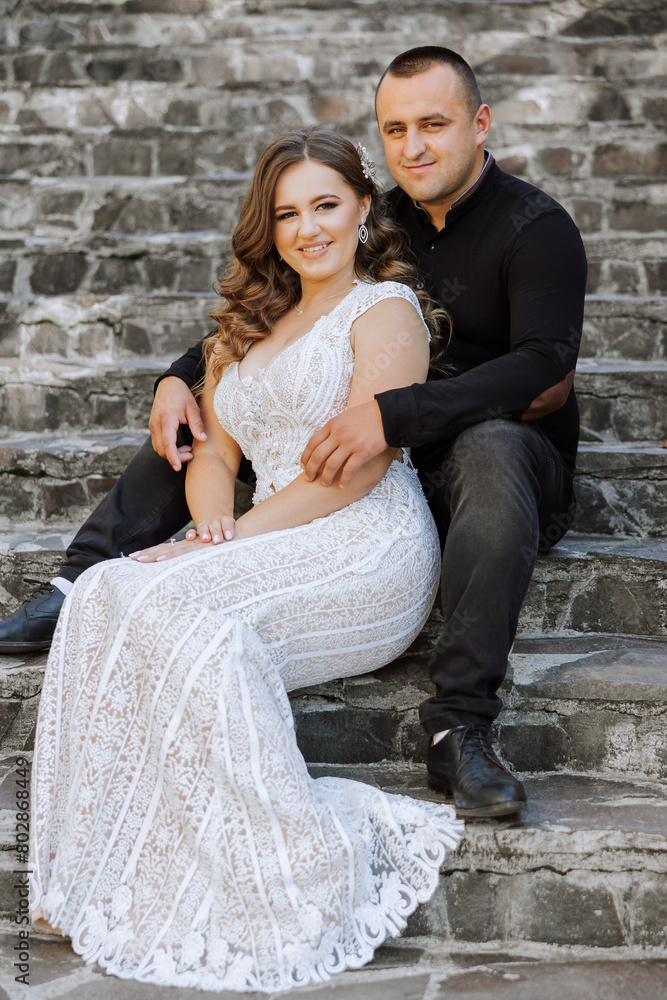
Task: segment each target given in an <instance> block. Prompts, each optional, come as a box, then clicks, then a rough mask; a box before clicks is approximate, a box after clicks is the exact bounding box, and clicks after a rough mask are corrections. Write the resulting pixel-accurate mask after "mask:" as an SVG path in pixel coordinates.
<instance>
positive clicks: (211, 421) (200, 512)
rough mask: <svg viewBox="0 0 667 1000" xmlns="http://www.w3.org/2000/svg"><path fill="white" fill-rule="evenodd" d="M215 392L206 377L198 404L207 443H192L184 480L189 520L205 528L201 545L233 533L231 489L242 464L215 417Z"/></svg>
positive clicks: (196, 441)
mask: <svg viewBox="0 0 667 1000" xmlns="http://www.w3.org/2000/svg"><path fill="white" fill-rule="evenodd" d="M214 393H215V385H213V384H211V382H210V380H209V378H208V377H207V379H206V381H205V383H204V389H203V392H202V395H201V399H200V401H199V403H200V410H201V415H202V420H203V423H204V430H205V432H206V437H207V440H206V441H198V440H197V439H195V440H194V441H193V444H192V459H191V460H190V463H189V465H188V468H187V473H186V477H185V497H186V500H187V502H188V507H189V509H190V514H191V516H192V520H193V521H194V523H195V524H196V525H198V526H199V525H202V526H206V529H207V530H205V531H204V530H202V531H200V537H201V540H202V541H204V542H206V541H209V539H212V540H213V542H218V541H222V540H223V533H227V532H231V533H232V534H233V532H234V487H235V484H236V476H237V473H238V471H239V466H240V464H241V449H240V448H239V446H238V444H237V443H236V441H234V439H233V438H231V437H230V436H229V434H227V432H226V431H225V430H223V428H222V427H221V425H220V421H219V420H218V418H217V417H216V415H215V411H214V409H213V396H214ZM224 537H226V534H225V535H224ZM230 537H231V536H230Z"/></svg>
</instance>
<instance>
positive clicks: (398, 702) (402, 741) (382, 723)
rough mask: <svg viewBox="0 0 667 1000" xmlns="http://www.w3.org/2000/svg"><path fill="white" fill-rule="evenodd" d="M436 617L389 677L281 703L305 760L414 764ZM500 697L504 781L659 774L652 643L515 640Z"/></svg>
mask: <svg viewBox="0 0 667 1000" xmlns="http://www.w3.org/2000/svg"><path fill="white" fill-rule="evenodd" d="M437 617H438V616H436V615H434V616H433V617H432V619H431V621H430V623H429V626H428V628H427V630H426V631H425V632H424V633H422V635H421V636H420V637H419V639H418V640H417V641H416V643H415V644H414V645H413V647H412V648H411V649H410V650H408V652H407V653H405V654H404V655H403V656H401V657H399V659H398V660H396V661H395V662H394V663H392V664H390V665H389V666H387V667H383V668H382V669H381V670H376V671H375V672H374V673H372V674H367V675H364V676H362V677H353V678H348V679H346V680H341V681H334V682H331V683H329V684H323V685H319V686H318V687H313V688H308V689H304V690H302V691H299V692H295V693H293V694H292V701H293V707H294V712H295V718H296V724H297V733H298V737H299V742H300V746H301V747H302V750H303V753H304V755H305V757H306V759H307V760H309V761H313V762H319V763H321V764H335V765H341V764H344V765H361V764H368V765H377V764H380V763H382V762H384V763H387V762H394V763H395V764H400V763H401V761H412V762H414V763H423V762H424V760H425V753H426V738H425V736H424V732H423V730H422V729H421V726H420V725H419V714H418V708H419V704H420V702H421V701H423V699H424V698H427V697H429V696H430V695H432V693H433V685H432V683H431V682H430V680H429V676H428V667H427V662H428V657H429V655H430V651H431V648H432V644H433V641H434V639H435V637H436V635H437V633H438V628H437V625H439V622H437V621H436V618H437ZM16 669H19V670H20V669H21V668H18V667H17V668H16ZM33 669H34V670H36V669H38V668H37V667H35V668H33ZM500 694H501V697H502V699H503V703H504V709H503V712H502V713H501V716H500V718H499V720H498V722H497V723H496V725H495V727H494V738H495V741H496V744H497V746H498V748H499V751H500V753H501V755H502V757H503V759H504V760H505V761H506V762H507V763H508V764H509V765H510V766H511V767H512V769H513V770H516V771H518V772H520V773H524V772H535V771H567V772H570V773H574V772H580V773H585V774H592V773H599V774H601V775H603V776H608V777H620V776H623V775H626V776H630V775H635V776H636V777H638V778H641V779H647V778H656V779H657V778H662V777H664V776H665V775H667V758H666V757H665V753H664V746H665V737H666V736H667V642H665V641H664V640H663V641H658V640H650V639H642V640H639V639H636V640H633V639H628V638H625V637H619V636H604V635H589V636H582V635H579V636H575V637H568V638H560V639H553V638H549V639H517V641H516V642H515V644H514V648H513V650H512V654H511V656H510V667H509V671H508V675H507V678H506V679H505V682H504V683H503V686H502V688H501V690H500ZM323 733H326V738H325V739H323V738H322V734H323Z"/></svg>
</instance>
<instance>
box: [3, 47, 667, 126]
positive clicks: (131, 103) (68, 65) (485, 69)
mask: <svg viewBox="0 0 667 1000" xmlns="http://www.w3.org/2000/svg"><path fill="white" fill-rule="evenodd" d="M388 37H389V39H390V40H389V42H388V40H387V36H383V35H380V36H379V38H378V37H377V35H376V38H375V41H376V42H379V45H378V52H377V53H376V59H375V61H374V63H373V67H375V70H374V71H373V70H372V69H371V70H370V71H369V70H368V69H366V67H361V69H362V71H360V64H359V55H360V53H359V52H358V51H357V46H358V42H357V40H356V39H354V38H349V37H348V38H346V37H345V35H344V34H341V33H339V34H338V35H337V36H336V41H335V43H334V44H332V39H331V38H328V39H326V40H323V39H322V38H321V37H316V38H313V39H312V43H311V44H312V50H311V52H315V53H317V52H318V50H319V51H320V52H322V53H324V52H326V55H327V60H326V62H325V61H324V60H319V61H318V62H317V66H316V68H315V69H314V70H313V71H312V72H311V74H310V77H309V80H308V82H309V84H310V85H309V86H308V87H304V76H303V67H304V65H305V66H307V65H308V61H309V60H311V59H312V55H311V53H309V54H308V56H306V57H305V61H304V57H303V56H302V57H301V58H300V59H299V58H298V57H296V56H295V55H293V53H296V52H298V51H299V47H300V46H301V47H302V46H303V38H300V39H296V38H294V37H292V38H286V39H282V40H271V41H268V42H267V49H268V52H267V53H266V62H261V63H260V62H258V60H257V57H256V52H254V51H252V50H253V48H254V45H253V43H252V42H248V41H247V40H244V41H243V42H242V43H241V44H240V46H239V49H238V59H239V63H240V64H242V68H241V69H240V71H239V72H240V78H239V79H233V80H226V81H225V82H226V84H227V86H226V87H225V89H221V87H220V83H221V67H220V65H219V62H218V63H217V64H216V63H214V60H218V54H217V52H214V51H211V50H210V49H203V50H197V49H192V48H191V49H189V50H188V49H180V50H176V51H174V50H171V51H170V50H169V49H166V50H162V51H160V52H158V53H156V52H155V51H154V50H151V49H148V48H146V47H144V48H134V49H130V48H126V49H124V50H119V49H116V50H115V51H109V50H105V48H103V47H102V48H99V49H97V50H94V49H90V50H88V51H85V50H80V51H79V52H78V53H72V50H71V49H70V50H69V52H68V54H67V56H66V57H64V56H63V53H56V52H55V51H51V52H42V53H36V52H32V53H31V52H26V51H25V50H23V51H21V52H19V54H18V55H16V56H15V57H14V62H15V63H17V62H18V64H19V75H18V76H15V77H14V81H13V82H12V83H9V82H8V83H7V84H6V85H5V87H4V88H3V101H4V104H5V107H6V111H5V113H4V115H3V120H2V122H0V132H5V133H11V132H15V131H16V130H17V129H23V130H25V131H26V132H35V131H39V130H44V129H47V130H58V129H68V130H71V129H74V130H78V129H82V130H87V129H101V128H107V129H108V128H120V129H126V128H135V127H137V126H142V125H144V126H148V127H156V128H162V127H165V128H167V129H180V128H187V129H190V130H200V129H206V128H207V127H211V126H212V125H215V126H219V127H221V129H222V132H223V134H224V135H225V137H227V138H229V137H230V136H231V125H232V124H235V125H237V126H241V127H242V128H243V127H247V125H248V116H249V113H251V112H252V113H253V114H252V117H253V120H254V121H257V120H258V119H259V120H263V121H264V123H265V124H268V125H273V126H274V127H279V126H283V127H284V128H289V127H292V126H293V125H295V124H302V123H303V122H305V121H309V120H312V119H317V120H318V121H320V122H321V123H322V124H327V125H329V126H332V127H336V126H338V125H347V126H350V125H357V126H358V124H359V123H361V122H364V123H372V121H373V118H372V105H373V100H372V97H373V94H372V91H373V89H374V87H375V84H376V82H377V79H378V77H379V75H380V72H381V66H382V65H383V60H382V57H381V52H382V51H384V52H386V63H389V61H390V60H391V58H392V57H393V55H395V53H396V51H397V50H398V49H400V46H401V44H402V41H399V42H398V43H397V42H396V41H395V38H394V36H393V34H392V35H390V36H388ZM480 40H481V41H482V44H483V45H485V46H487V45H488V44H489V41H490V39H489V38H488V37H483V36H480ZM450 44H452V40H451V39H450ZM519 44H521V45H526V44H533V43H532V40H528V41H526V39H522V40H521V42H520V43H519ZM466 47H467V46H466ZM543 49H544V56H543V57H542V58H544V59H546V60H553V58H554V51H553V49H554V43H553V40H551V39H549V40H546V41H545V42H544V43H543ZM556 49H558V43H556ZM336 50H337V51H336ZM645 51H646V50H645V49H644V50H642V49H641V48H640V49H637V48H635V49H632V48H631V49H630V50H629V51H627V52H626V53H625V54H626V56H627V58H628V59H629V60H631V61H633V60H634V59H635V58H636V57H639V58H641V56H642V54H643V53H645ZM286 52H287V55H286ZM571 52H572V49H571V48H570V53H571ZM72 55H74V60H75V61H77V62H78V63H79V68H78V70H77V69H74V67H73V66H72ZM332 55H333V56H334V61H332ZM605 55H606V53H605V50H604V49H598V50H596V52H595V60H596V65H595V70H596V72H595V73H592V72H591V69H592V67H590V66H588V67H587V66H578V65H577V61H576V56H575V59H574V60H572V59H570V60H569V65H567V64H565V65H561V67H560V68H559V70H558V71H557V73H555V74H554V73H548V74H545V73H540V72H539V71H535V63H536V62H538V61H539V60H540V58H541V57H540V56H539V55H537V54H535V55H531V56H529V57H527V58H526V57H525V56H523V57H522V56H520V55H512V54H510V53H508V54H507V55H502V54H500V55H498V56H496V57H495V59H494V57H493V56H492V57H491V58H490V59H489V60H487V62H486V63H479V62H478V61H477V60H475V59H473V60H472V62H473V66H475V68H476V71H477V74H478V82H479V85H480V90H481V92H482V95H483V98H484V100H485V101H486V102H487V103H488V104H490V105H491V108H492V111H493V119H494V126H493V135H494V136H495V135H496V134H497V135H501V134H502V130H503V125H505V124H507V123H515V124H516V123H519V124H524V125H526V124H532V125H551V126H554V125H558V126H570V125H580V124H586V123H588V122H613V123H616V124H618V123H632V124H635V125H636V124H642V125H643V126H644V127H645V128H646V129H647V130H649V131H650V130H653V129H658V130H659V126H660V98H661V94H662V74H663V73H664V67H663V66H660V65H659V64H658V63H656V62H655V60H654V61H653V64H652V65H651V64H645V65H644V67H642V68H641V69H640V71H639V72H638V74H637V75H636V76H630V77H627V76H626V77H625V78H623V79H622V81H621V80H618V81H613V80H610V78H608V77H607V78H605V76H604V75H603V71H602V69H601V67H600V65H599V63H600V61H601V62H602V63H604V62H605ZM619 56H621V52H619V51H618V50H616V51H615V52H614V56H613V58H614V59H615V60H617V59H618V58H619ZM556 58H558V56H557V55H556ZM565 60H566V63H567V55H565ZM4 61H5V64H6V62H7V58H6V57H5V60H4ZM84 61H86V62H87V67H85V68H84V67H82V65H81V64H82V63H83V62H84ZM530 61H532V62H533V67H534V69H533V72H529V73H517V74H513V73H511V72H507V71H503V69H502V66H503V63H505V66H508V65H509V63H510V62H514V63H515V65H517V66H520V65H521V64H524V65H526V64H527V63H528V62H530ZM2 62H3V59H2V56H0V66H1V64H2ZM49 64H50V65H49ZM243 64H244V65H243ZM177 67H180V75H179V69H178V68H177ZM496 67H498V68H497V69H496ZM60 68H62V69H63V70H64V71H65V73H64V74H63V76H62V77H57V76H56V75H55V73H54V69H55V70H56V72H57V70H58V69H60ZM216 69H217V72H216ZM253 70H254V74H255V75H254V76H253V75H252V73H253ZM656 70H657V72H656ZM72 71H73V72H75V73H76V76H74V77H73V76H67V75H65V74H67V73H69V72H72ZM0 72H1V69H0ZM248 72H249V73H250V75H247V74H248ZM222 73H223V74H226V75H227V76H228V75H229V74H230V73H231V74H232V75H233V73H234V71H233V70H231V69H230V63H229V62H227V63H226V64H225V65H224V68H223V69H222ZM26 84H29V87H28V88H27V87H26ZM260 87H263V89H264V91H265V92H264V93H261V92H260V93H258V89H259V88H260ZM276 87H279V89H280V98H279V99H276V94H275V88H276ZM64 90H66V91H67V95H68V100H67V102H63V100H62V92H63V91H64ZM272 91H273V92H272ZM336 92H338V93H341V94H342V93H344V95H345V96H344V97H334V96H332V95H333V94H335V93H336ZM253 102H254V104H253Z"/></svg>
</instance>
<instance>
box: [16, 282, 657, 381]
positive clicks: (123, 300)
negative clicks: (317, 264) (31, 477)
mask: <svg viewBox="0 0 667 1000" xmlns="http://www.w3.org/2000/svg"><path fill="white" fill-rule="evenodd" d="M216 301H217V297H216V296H215V295H214V293H213V292H208V293H199V294H198V293H190V292H169V293H162V294H159V293H156V294H141V295H90V296H85V297H82V296H70V295H54V296H30V297H26V298H25V299H14V300H10V299H6V298H5V299H4V300H3V299H0V357H14V358H20V359H22V360H25V361H30V362H36V361H38V360H39V359H52V360H53V361H63V362H70V363H74V364H84V365H90V364H93V363H100V364H111V363H115V362H123V361H131V360H137V359H141V360H148V359H149V358H153V359H156V363H158V362H157V359H162V361H161V362H159V363H162V364H163V365H164V367H166V366H167V364H168V363H169V362H170V361H171V360H173V359H174V358H177V357H178V356H179V355H180V354H182V353H183V352H184V351H185V350H187V349H188V348H189V347H191V346H192V345H193V344H196V343H197V342H198V341H199V340H201V338H202V336H204V335H205V334H206V332H207V331H209V330H212V329H215V327H216V324H215V322H214V321H212V320H210V319H208V318H207V314H208V312H209V311H210V310H211V309H212V308H213V307H214V306H215V303H216ZM628 322H629V320H628ZM648 323H649V326H648V328H647V337H646V343H647V345H648V344H649V343H650V340H649V335H650V332H651V329H652V326H651V325H650V324H651V321H650V320H649V321H648ZM601 329H606V325H605V324H601Z"/></svg>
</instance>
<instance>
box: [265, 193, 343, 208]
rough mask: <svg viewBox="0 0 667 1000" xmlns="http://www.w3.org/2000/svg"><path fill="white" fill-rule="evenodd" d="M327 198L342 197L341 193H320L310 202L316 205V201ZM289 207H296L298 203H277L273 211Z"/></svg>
mask: <svg viewBox="0 0 667 1000" xmlns="http://www.w3.org/2000/svg"><path fill="white" fill-rule="evenodd" d="M325 198H340V195H337V194H318V196H317V198H313V199H312V201H311V202H310V204H311V205H314V204H315V202H316V201H323V199H325ZM288 208H292V209H293V208H296V205H276V207H275V208H274V210H273V211H274V212H284V211H285V210H286V209H288Z"/></svg>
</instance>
